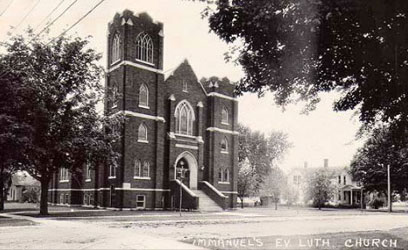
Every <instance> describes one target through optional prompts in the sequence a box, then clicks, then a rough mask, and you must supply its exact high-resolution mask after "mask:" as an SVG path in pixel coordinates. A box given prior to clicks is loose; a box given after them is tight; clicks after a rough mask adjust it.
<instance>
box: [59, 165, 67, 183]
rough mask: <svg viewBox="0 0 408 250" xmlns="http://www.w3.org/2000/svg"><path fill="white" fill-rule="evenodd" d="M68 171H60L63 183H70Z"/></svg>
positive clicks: (62, 169) (64, 169) (63, 169)
mask: <svg viewBox="0 0 408 250" xmlns="http://www.w3.org/2000/svg"><path fill="white" fill-rule="evenodd" d="M68 180H69V179H68V169H67V168H61V170H60V181H63V182H68Z"/></svg>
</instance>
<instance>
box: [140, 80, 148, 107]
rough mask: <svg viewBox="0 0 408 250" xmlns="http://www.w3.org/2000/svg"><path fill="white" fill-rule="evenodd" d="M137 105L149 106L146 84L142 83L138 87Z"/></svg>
mask: <svg viewBox="0 0 408 250" xmlns="http://www.w3.org/2000/svg"><path fill="white" fill-rule="evenodd" d="M139 107H142V108H149V89H148V88H147V86H146V84H142V85H141V86H140V88H139Z"/></svg>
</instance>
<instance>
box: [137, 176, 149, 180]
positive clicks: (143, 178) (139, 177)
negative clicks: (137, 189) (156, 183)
mask: <svg viewBox="0 0 408 250" xmlns="http://www.w3.org/2000/svg"><path fill="white" fill-rule="evenodd" d="M133 179H135V180H151V178H150V177H141V176H133Z"/></svg>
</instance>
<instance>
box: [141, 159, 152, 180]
mask: <svg viewBox="0 0 408 250" xmlns="http://www.w3.org/2000/svg"><path fill="white" fill-rule="evenodd" d="M142 177H150V164H149V162H147V161H145V162H143V172H142Z"/></svg>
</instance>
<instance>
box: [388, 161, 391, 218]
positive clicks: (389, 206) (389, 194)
mask: <svg viewBox="0 0 408 250" xmlns="http://www.w3.org/2000/svg"><path fill="white" fill-rule="evenodd" d="M387 184H388V212H389V213H391V212H392V201H391V176H390V164H387Z"/></svg>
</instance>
